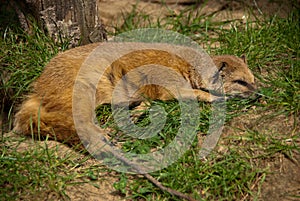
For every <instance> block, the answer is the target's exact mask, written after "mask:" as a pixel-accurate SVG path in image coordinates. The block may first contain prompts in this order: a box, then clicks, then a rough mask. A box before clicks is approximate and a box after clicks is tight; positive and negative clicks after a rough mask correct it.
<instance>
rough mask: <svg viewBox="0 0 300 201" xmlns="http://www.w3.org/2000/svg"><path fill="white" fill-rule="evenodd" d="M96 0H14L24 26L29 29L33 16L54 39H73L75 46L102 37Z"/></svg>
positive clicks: (102, 31)
mask: <svg viewBox="0 0 300 201" xmlns="http://www.w3.org/2000/svg"><path fill="white" fill-rule="evenodd" d="M96 1H97V0H21V1H20V0H13V1H10V2H11V5H12V6H13V7H14V8H15V10H16V12H17V14H18V17H19V21H20V23H21V25H22V27H23V28H24V29H25V30H27V31H29V32H30V29H31V28H30V27H31V25H30V16H32V17H33V18H34V19H35V20H36V21H37V22H38V23H39V25H41V26H42V27H43V28H44V29H45V30H46V31H47V32H48V33H49V35H50V36H51V37H52V38H54V39H55V40H57V41H58V40H61V39H68V40H71V44H72V46H75V45H78V44H79V43H80V44H87V43H91V42H98V41H103V40H105V39H106V34H105V29H104V26H103V25H102V23H101V22H100V16H99V12H98V5H97V2H96Z"/></svg>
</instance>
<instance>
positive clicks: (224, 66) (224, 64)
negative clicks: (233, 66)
mask: <svg viewBox="0 0 300 201" xmlns="http://www.w3.org/2000/svg"><path fill="white" fill-rule="evenodd" d="M227 66H228V63H226V62H225V61H223V62H221V63H220V66H219V72H223V71H224V70H225V68H226V67H227Z"/></svg>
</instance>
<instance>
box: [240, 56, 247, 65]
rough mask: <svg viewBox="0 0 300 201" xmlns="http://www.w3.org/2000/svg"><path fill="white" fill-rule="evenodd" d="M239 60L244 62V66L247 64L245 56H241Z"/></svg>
mask: <svg viewBox="0 0 300 201" xmlns="http://www.w3.org/2000/svg"><path fill="white" fill-rule="evenodd" d="M240 58H241V59H242V60H243V61H244V62H245V64H247V58H246V55H245V54H242V56H241V57H240Z"/></svg>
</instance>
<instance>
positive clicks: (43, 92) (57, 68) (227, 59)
mask: <svg viewBox="0 0 300 201" xmlns="http://www.w3.org/2000/svg"><path fill="white" fill-rule="evenodd" d="M99 45H100V46H101V44H90V45H87V46H82V47H78V48H74V49H71V50H68V51H66V52H63V53H61V54H59V55H57V56H56V57H54V58H53V59H52V60H51V61H50V62H49V64H48V65H47V66H46V67H45V69H44V71H43V73H42V74H41V76H40V77H39V78H38V79H37V80H36V81H35V82H34V83H33V85H32V88H33V90H32V92H31V93H30V94H29V95H28V97H27V99H26V100H25V101H24V102H23V104H22V105H21V106H20V109H19V111H18V112H17V114H16V116H15V122H14V125H15V127H14V131H16V132H18V133H22V134H25V135H31V133H32V131H33V132H34V133H37V132H39V133H40V135H41V136H46V135H49V137H50V138H54V139H56V140H58V141H64V142H66V143H68V144H71V145H76V144H78V143H80V138H79V137H78V136H77V135H76V130H75V126H74V120H73V115H72V100H73V89H74V83H75V80H76V78H77V75H78V72H79V71H80V68H81V67H82V65H83V63H84V62H85V60H86V59H87V58H88V57H89V56H90V54H91V53H92V52H93V50H95V48H97V47H98V46H99ZM134 45H135V46H143V44H142V43H141V44H139V43H135V44H134ZM166 47H167V48H165V50H164V49H155V48H154V49H151V48H150V49H149V48H148V49H147V48H146V49H145V48H144V49H143V48H141V49H140V50H135V51H132V52H131V53H128V54H126V55H124V56H121V57H120V58H119V59H117V60H115V61H114V62H112V63H111V65H110V66H107V68H106V70H105V73H104V75H103V77H102V78H101V80H100V81H99V83H98V85H97V86H91V87H96V94H95V96H96V103H95V105H97V106H98V105H101V104H106V103H108V104H110V103H111V102H112V95H113V91H114V89H115V87H116V85H117V84H118V82H119V81H120V80H122V79H123V78H124V76H125V75H126V74H127V73H129V72H130V71H131V70H133V69H137V68H138V67H140V66H143V65H151V64H157V65H161V66H166V67H167V68H170V69H172V70H174V71H175V72H177V73H178V74H179V75H180V76H182V78H183V79H184V80H186V81H187V83H189V84H190V86H191V87H192V88H191V89H187V90H181V92H183V93H182V94H181V95H182V97H183V98H189V97H190V96H191V94H193V95H194V96H196V97H197V99H198V100H200V101H207V102H212V101H217V100H219V99H220V96H218V95H221V94H218V93H216V94H214V95H212V94H210V93H209V91H210V90H216V89H214V88H210V85H209V84H207V80H205V75H202V72H203V74H205V72H209V73H208V74H210V76H209V79H210V80H209V82H212V85H213V84H214V83H215V82H217V81H218V80H219V78H222V81H223V87H224V91H225V93H226V94H227V95H229V96H240V97H248V96H249V95H251V94H252V93H253V92H254V90H255V89H256V86H255V83H254V76H253V74H252V73H251V71H250V70H249V68H248V67H247V64H246V62H245V60H244V59H243V58H239V57H236V56H231V55H223V56H213V57H212V61H213V63H214V64H215V66H216V69H212V70H210V69H205V68H209V67H208V66H206V65H202V66H200V67H199V66H198V67H196V68H195V67H194V66H192V65H191V64H190V63H189V62H188V61H186V60H185V59H183V58H182V57H180V56H177V55H175V54H173V53H170V52H169V51H167V50H171V49H170V47H169V46H167V45H166ZM168 48H169V49H168ZM171 48H172V47H171ZM178 48H179V47H178ZM179 50H180V48H179ZM182 50H184V51H187V52H186V54H187V55H188V56H187V57H189V56H191V55H190V52H188V51H189V50H188V49H184V48H183V49H182ZM191 51H192V50H191ZM171 52H172V51H171ZM98 66H99V64H98V63H95V65H92V70H96V69H97V68H98ZM197 68H198V69H197ZM155 70H156V69H155V68H152V69H150V70H148V71H147V72H141V73H138V74H135V75H134V76H131V77H129V78H130V79H129V80H128V82H125V84H126V83H127V84H128V85H134V84H136V83H140V82H141V81H143V79H148V78H149V77H151V76H153V75H154V74H155V73H154V71H155ZM207 70H208V71H207ZM212 72H213V73H212ZM155 75H156V76H157V73H156V74H155ZM156 79H158V80H166V83H167V84H168V79H167V78H166V75H164V74H158V77H156ZM123 87H125V88H126V86H123ZM137 87H139V86H137ZM145 97H147V98H150V99H154V100H155V99H159V100H169V99H172V98H173V95H172V94H170V93H169V91H168V90H166V89H165V88H163V87H161V86H158V85H155V84H150V85H146V86H142V87H141V88H140V89H139V90H138V92H137V93H135V94H134V96H133V97H129V98H130V99H131V100H132V101H131V103H135V104H136V103H137V104H139V103H141V102H143V100H144V98H145ZM93 109H94V108H92V107H91V105H83V106H82V108H81V110H82V111H84V112H83V113H82V114H85V115H86V116H87V118H88V120H87V121H89V120H91V119H93V117H92V115H93V112H91V110H93ZM89 123H91V122H89ZM90 131H91V132H89V133H97V132H101V129H99V130H97V129H96V128H95V127H93V128H92V129H91V130H90ZM113 155H115V156H116V157H117V158H119V159H120V160H122V161H123V162H124V163H126V164H131V163H130V161H128V160H127V159H124V158H123V157H122V156H120V155H119V154H118V153H113ZM132 167H133V168H134V169H136V171H137V172H138V173H140V174H143V175H144V176H145V177H146V178H147V179H149V180H150V181H152V182H153V183H154V184H156V185H157V186H158V187H159V188H160V189H162V190H165V191H167V192H169V193H171V194H174V195H177V196H179V197H181V198H185V199H188V200H193V198H191V197H189V196H186V195H184V194H182V193H180V192H177V191H175V190H173V189H169V188H166V187H164V186H162V184H161V183H159V182H158V181H157V180H156V179H154V178H153V177H152V176H151V175H149V174H148V173H146V172H143V171H142V170H141V169H140V167H139V166H138V165H132Z"/></svg>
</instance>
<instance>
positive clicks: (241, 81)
mask: <svg viewBox="0 0 300 201" xmlns="http://www.w3.org/2000/svg"><path fill="white" fill-rule="evenodd" d="M233 82H234V83H237V84H240V85H242V86H245V87H246V86H248V83H247V82H245V81H243V80H234V81H233Z"/></svg>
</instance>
